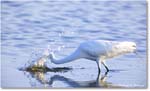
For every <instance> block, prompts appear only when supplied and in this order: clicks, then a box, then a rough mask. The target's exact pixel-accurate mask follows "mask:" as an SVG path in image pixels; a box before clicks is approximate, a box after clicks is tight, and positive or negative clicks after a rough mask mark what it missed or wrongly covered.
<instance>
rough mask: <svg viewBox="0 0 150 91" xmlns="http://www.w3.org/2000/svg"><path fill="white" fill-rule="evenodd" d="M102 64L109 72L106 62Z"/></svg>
mask: <svg viewBox="0 0 150 91" xmlns="http://www.w3.org/2000/svg"><path fill="white" fill-rule="evenodd" d="M102 64H103V65H104V67H105V68H106V70H107V72H108V71H109V69H108V67H107V66H106V64H105V62H102Z"/></svg>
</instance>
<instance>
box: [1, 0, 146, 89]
mask: <svg viewBox="0 0 150 91" xmlns="http://www.w3.org/2000/svg"><path fill="white" fill-rule="evenodd" d="M1 14H2V16H1V18H2V32H1V40H2V41H1V42H2V43H1V47H2V50H1V57H2V59H1V60H2V61H1V67H2V68H1V69H2V71H1V73H2V79H1V82H2V87H5V88H6V87H50V88H51V87H140V88H141V87H146V82H147V77H146V76H147V69H146V67H147V64H146V33H147V31H146V30H147V26H146V2H145V1H122V2H119V1H116V2H114V1H89V2H86V1H74V2H71V1H58V2H56V1H42V0H41V1H20V2H19V1H11V2H10V1H2V10H1ZM97 39H99V40H110V41H111V40H113V41H134V42H136V43H137V51H138V53H139V55H140V56H141V57H142V59H139V58H138V57H137V56H136V55H135V54H132V53H131V54H127V55H123V56H120V57H117V58H114V59H109V60H108V61H107V65H108V66H109V68H110V69H111V71H110V72H109V73H108V74H104V68H103V69H102V74H101V75H100V76H98V73H97V72H98V70H97V65H96V63H95V62H93V61H89V60H86V59H80V60H76V61H74V62H71V63H66V64H61V65H55V64H52V63H49V64H48V66H49V67H68V66H69V67H72V68H73V70H72V71H68V72H64V73H62V72H61V73H60V72H57V73H53V72H48V73H46V74H44V73H34V74H33V73H32V74H30V73H28V72H23V71H20V70H18V68H20V67H23V66H24V64H26V63H27V62H28V60H30V59H32V57H31V54H32V53H36V51H35V50H38V49H40V48H46V47H47V45H50V47H51V49H52V51H54V52H55V54H56V56H57V57H58V58H63V57H65V56H67V55H69V54H70V53H71V52H73V51H74V50H75V49H76V47H77V46H78V45H79V44H80V43H81V42H83V41H85V40H97ZM81 60H82V61H81ZM98 77H99V78H98ZM101 77H103V78H105V79H101V80H100V78H101ZM98 79H99V80H98Z"/></svg>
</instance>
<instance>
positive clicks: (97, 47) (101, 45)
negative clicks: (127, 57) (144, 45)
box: [48, 40, 136, 72]
mask: <svg viewBox="0 0 150 91" xmlns="http://www.w3.org/2000/svg"><path fill="white" fill-rule="evenodd" d="M135 50H136V43H135V42H132V41H108V40H88V41H85V42H83V43H81V44H80V45H79V47H78V48H77V49H76V50H75V51H74V52H73V53H71V54H70V55H68V56H66V57H64V58H62V59H56V57H55V55H54V53H53V52H51V53H49V55H48V58H49V59H50V60H51V62H52V63H54V64H64V63H68V62H72V61H74V60H77V59H81V58H84V59H89V60H91V61H95V62H96V63H97V66H98V71H99V72H100V71H101V65H103V66H104V67H105V69H106V71H107V72H108V71H109V68H108V66H107V65H106V59H109V58H114V57H117V56H119V55H124V54H127V53H133V52H135Z"/></svg>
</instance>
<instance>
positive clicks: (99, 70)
mask: <svg viewBox="0 0 150 91" xmlns="http://www.w3.org/2000/svg"><path fill="white" fill-rule="evenodd" d="M96 63H97V67H98V74H100V72H101V68H100V65H99V62H98V61H96Z"/></svg>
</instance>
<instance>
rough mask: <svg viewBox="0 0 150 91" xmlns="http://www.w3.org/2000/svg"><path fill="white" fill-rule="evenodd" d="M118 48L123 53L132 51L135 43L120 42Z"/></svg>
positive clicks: (134, 48)
mask: <svg viewBox="0 0 150 91" xmlns="http://www.w3.org/2000/svg"><path fill="white" fill-rule="evenodd" d="M118 48H119V49H120V50H121V51H123V52H125V53H132V52H134V51H135V50H136V44H135V43H134V42H120V43H119V44H118Z"/></svg>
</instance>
